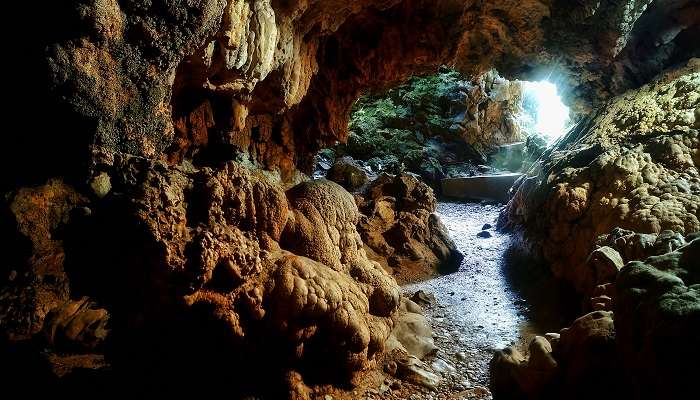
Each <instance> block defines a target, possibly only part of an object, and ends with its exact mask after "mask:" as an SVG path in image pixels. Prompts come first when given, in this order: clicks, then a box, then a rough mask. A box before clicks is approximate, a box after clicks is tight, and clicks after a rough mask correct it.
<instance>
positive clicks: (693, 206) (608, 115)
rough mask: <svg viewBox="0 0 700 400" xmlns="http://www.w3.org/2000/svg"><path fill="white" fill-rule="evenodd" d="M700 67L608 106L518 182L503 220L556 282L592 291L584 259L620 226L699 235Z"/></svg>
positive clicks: (664, 78) (669, 76)
mask: <svg viewBox="0 0 700 400" xmlns="http://www.w3.org/2000/svg"><path fill="white" fill-rule="evenodd" d="M698 68H700V64H699V61H698V59H694V60H692V61H691V62H690V64H689V65H688V66H687V67H685V68H683V69H681V70H678V71H674V72H669V73H667V74H665V75H663V76H662V77H660V78H659V79H658V80H656V81H654V82H653V83H650V84H648V85H645V86H644V87H642V88H640V89H639V90H635V91H631V92H629V93H627V94H625V95H623V96H620V97H617V98H615V99H614V100H612V101H610V102H609V103H607V104H606V105H605V106H603V107H602V108H601V110H600V111H598V112H597V113H595V114H593V115H591V116H590V117H589V118H587V119H585V120H583V121H582V122H581V123H580V124H579V125H578V126H576V127H575V128H574V129H572V130H571V131H570V132H569V133H568V134H567V135H566V136H565V137H564V138H563V139H562V140H560V142H559V143H558V144H557V145H556V146H555V147H554V148H553V149H551V150H548V151H547V153H545V155H544V156H543V157H542V158H541V159H540V162H539V163H537V164H536V165H535V166H534V167H533V168H532V169H531V170H530V171H529V172H528V175H527V176H526V177H524V178H522V179H521V180H520V182H518V183H516V190H515V192H514V194H513V197H512V200H511V201H510V203H509V204H508V206H507V209H506V211H505V212H504V215H503V218H502V219H501V223H502V224H504V225H506V226H510V227H516V226H517V227H522V228H524V229H525V231H526V234H527V237H528V238H529V239H530V240H531V242H533V243H534V244H535V246H537V247H540V248H541V249H542V251H543V254H544V257H545V259H546V260H547V261H548V262H549V263H550V264H551V267H552V271H553V272H554V274H555V275H556V276H559V277H562V278H564V279H566V280H569V281H571V282H572V283H574V284H575V286H576V287H577V289H578V290H580V291H582V292H587V293H590V292H591V290H592V289H593V288H594V287H595V285H596V282H595V279H594V278H593V277H591V274H590V273H589V270H588V268H587V267H586V264H585V261H586V256H587V254H588V252H589V251H590V248H591V247H592V244H593V243H594V241H595V239H596V238H597V237H598V236H599V235H602V234H606V233H608V232H610V230H611V229H612V228H614V227H622V228H625V229H632V230H634V231H637V232H652V233H659V232H661V231H663V230H666V229H671V230H674V231H676V232H680V233H681V234H686V233H690V232H695V231H698V230H700V174H699V173H698V165H699V164H700V150H699V149H700V136H699V133H698V129H699V128H700V118H699V117H700V115H699V114H698V110H700V72H698Z"/></svg>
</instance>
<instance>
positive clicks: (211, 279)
mask: <svg viewBox="0 0 700 400" xmlns="http://www.w3.org/2000/svg"><path fill="white" fill-rule="evenodd" d="M122 161H123V162H120V169H119V170H118V172H114V173H113V174H112V185H113V187H114V192H113V193H111V194H110V195H108V196H107V197H106V198H105V201H108V202H109V203H110V204H104V203H103V204H96V205H95V206H94V207H93V208H92V209H88V212H83V213H82V214H79V215H75V216H71V217H70V219H69V220H64V221H56V223H64V224H67V223H70V224H72V225H73V226H79V227H80V229H79V230H78V231H74V232H70V231H68V232H66V233H64V234H63V236H64V237H65V239H64V243H63V244H64V250H63V252H62V253H59V254H58V255H57V256H58V257H60V258H59V259H58V261H57V262H56V264H55V265H54V266H53V268H54V270H55V274H58V276H70V277H71V278H72V281H71V285H70V286H71V290H72V292H69V291H68V290H67V289H66V290H65V292H63V293H62V296H61V297H59V298H56V296H47V295H43V296H41V297H39V296H37V297H36V298H30V299H32V302H30V301H29V300H28V299H26V298H25V297H23V296H21V293H20V295H17V296H13V297H7V295H5V296H4V299H3V304H2V305H3V307H2V317H3V322H4V324H5V325H4V326H5V332H6V333H10V334H11V335H13V337H29V336H31V334H32V333H35V332H37V331H38V330H40V329H41V324H36V325H35V324H32V322H33V321H35V320H38V321H40V320H42V319H43V317H44V315H45V314H46V312H47V311H48V310H51V311H49V313H48V316H47V317H46V319H45V320H44V322H43V325H44V329H45V331H46V334H47V340H48V341H47V344H48V345H49V346H55V347H56V348H57V349H58V348H61V349H64V350H72V351H73V352H77V353H78V354H81V353H85V352H88V353H89V352H91V351H93V350H96V348H97V347H98V345H100V347H99V349H97V350H103V351H105V352H106V354H107V359H108V360H109V361H112V362H113V363H114V366H115V367H118V368H125V367H128V368H130V369H132V370H133V371H135V372H136V371H141V370H142V368H144V365H143V364H142V363H145V364H146V365H154V364H155V365H158V366H159V368H162V369H163V372H160V373H157V374H155V376H154V375H153V371H150V370H149V369H148V368H146V369H145V370H143V371H144V373H148V374H149V375H148V376H150V377H151V379H154V380H156V385H157V384H158V381H157V380H158V379H160V380H162V382H163V383H165V382H169V381H170V377H169V375H170V374H174V376H178V377H179V378H180V379H181V381H180V385H182V387H183V388H186V387H188V385H190V384H193V383H194V381H195V380H196V379H197V378H196V377H204V376H206V375H207V374H214V375H217V376H218V375H219V374H226V373H235V374H238V375H239V376H249V378H250V379H253V380H254V379H257V378H255V374H260V373H262V372H261V371H262V369H263V368H267V369H270V368H273V369H274V368H277V367H278V365H274V364H273V365H272V366H270V365H268V366H264V363H263V364H261V365H260V366H258V367H255V365H257V364H258V362H257V361H256V362H249V363H247V364H245V365H246V367H245V368H246V369H248V370H244V369H240V368H239V366H238V365H237V364H236V363H231V361H233V360H243V359H245V357H246V355H249V356H250V357H260V356H261V355H262V354H274V355H275V357H277V358H278V359H279V360H286V361H285V362H284V364H285V365H287V368H289V369H290V370H291V369H294V368H299V369H300V371H302V372H304V371H305V370H306V371H309V370H310V371H316V369H314V368H313V366H314V365H315V364H314V360H319V359H324V360H326V361H328V360H331V359H332V360H334V365H335V369H334V371H333V373H334V374H336V375H339V374H340V375H341V376H342V375H343V374H346V376H347V377H348V378H352V374H353V373H354V372H356V371H359V370H362V369H364V368H366V367H367V366H368V363H369V362H370V361H371V360H372V359H373V358H374V356H375V355H376V354H377V353H378V352H380V351H381V350H382V349H383V346H384V342H385V341H386V340H387V338H388V337H389V334H390V333H391V330H392V327H393V320H392V317H393V316H394V314H395V313H396V311H397V308H398V305H399V291H398V286H397V285H396V282H395V281H394V279H393V278H391V277H390V276H389V275H388V274H387V273H386V272H384V270H383V269H382V268H381V267H380V266H379V264H377V263H375V262H372V261H370V260H369V259H368V258H367V257H366V254H365V251H364V249H363V245H362V241H361V240H360V236H359V234H358V232H357V230H356V228H355V226H356V224H357V223H358V220H359V212H358V209H357V206H356V205H355V202H354V199H353V197H352V195H351V194H350V193H348V192H347V191H345V190H344V189H343V188H342V187H340V186H339V185H337V184H335V183H333V182H330V181H311V182H302V183H299V184H298V185H295V186H292V187H291V188H289V189H288V190H287V191H286V193H285V191H284V190H283V189H282V186H281V185H280V183H279V181H278V180H275V179H274V177H270V176H267V175H265V174H264V173H262V172H260V171H258V170H252V169H249V168H246V167H244V166H241V165H240V164H238V163H235V162H230V163H227V164H226V165H224V166H223V167H222V168H220V169H216V170H214V169H211V168H202V169H194V168H191V169H184V168H180V167H177V168H171V167H168V166H167V165H165V164H163V163H159V162H150V161H145V160H140V159H126V160H122ZM58 189H62V190H63V191H59V192H58V193H56V194H59V195H63V194H64V193H67V194H70V191H68V189H67V188H64V187H61V186H58ZM55 190H57V187H56V186H45V187H42V188H40V189H39V190H38V191H36V193H32V194H33V196H31V194H30V195H28V196H24V197H19V198H16V199H15V201H14V202H13V204H15V205H16V206H15V207H14V210H16V213H17V214H16V215H17V217H18V218H22V217H23V216H25V215H31V214H27V211H25V210H26V209H32V208H37V207H38V208H41V207H42V206H43V207H46V212H48V213H55V214H57V215H58V214H59V213H60V212H62V209H61V208H60V207H64V206H65V203H63V201H66V200H71V201H78V200H79V199H71V198H70V197H69V198H68V199H65V198H61V197H59V198H58V199H57V200H59V201H56V203H54V204H51V203H48V204H47V203H46V202H44V203H38V204H37V201H38V200H42V199H44V198H45V196H46V194H45V193H44V192H51V191H55ZM52 193H53V192H52ZM40 195H41V196H42V197H37V196H40ZM35 212H36V211H35ZM39 217H41V215H40V216H39ZM41 222H42V221H40V220H39V221H36V223H37V225H33V226H31V227H28V228H27V229H28V232H29V233H32V234H35V233H34V232H35V231H34V230H33V229H38V230H39V231H38V232H36V234H35V235H39V234H41V232H42V231H41V229H47V227H46V226H43V225H41ZM47 222H49V223H50V221H47ZM49 227H50V226H49ZM104 239H106V240H104ZM76 246H79V247H82V246H85V247H86V248H79V247H76ZM125 249H128V251H125ZM47 251H48V250H47ZM97 258H100V259H101V260H102V261H101V262H100V264H99V266H98V267H97V268H99V270H98V271H96V270H95V266H94V265H93V264H91V263H89V262H87V261H88V260H92V259H97ZM39 272H40V271H37V268H36V267H35V268H31V267H30V269H29V270H28V271H27V273H26V278H32V277H33V275H32V274H38V273H39ZM47 276H48V275H44V276H43V277H44V279H46V277H47ZM17 279H19V278H17ZM22 279H25V276H22ZM35 279H36V278H35ZM64 281H65V278H64V280H63V281H57V280H52V281H51V282H53V284H54V286H57V287H59V288H60V287H62V286H61V285H63V283H62V282H64ZM43 285H44V286H46V285H48V283H47V282H44V283H43ZM44 286H41V285H40V284H38V283H37V284H34V285H33V286H29V287H27V289H26V290H31V291H32V293H35V292H39V291H41V290H42V289H43V287H44ZM76 292H77V293H80V294H83V295H87V296H89V297H90V298H91V299H93V300H94V301H96V302H97V304H102V305H105V306H106V308H107V309H108V310H109V315H108V312H107V311H106V310H104V309H97V307H95V306H93V305H92V303H90V302H88V300H87V298H83V299H82V300H81V301H80V302H71V301H70V300H69V297H70V296H69V294H70V293H72V294H73V295H75V294H76ZM40 293H43V292H40ZM125 293H129V295H128V296H125ZM30 305H31V306H33V308H32V309H30V310H27V311H24V313H23V314H21V315H26V317H27V318H28V320H27V322H26V323H23V324H21V325H18V326H16V327H13V326H12V325H11V324H10V322H16V323H19V322H24V320H22V319H19V318H16V317H15V315H14V314H13V313H16V312H17V311H15V310H16V309H18V308H19V307H22V306H30ZM20 310H22V309H20ZM108 318H109V319H111V321H110V324H109V327H110V329H111V332H110V335H111V336H110V339H111V342H110V343H109V344H103V343H102V341H103V340H104V339H105V336H106V334H107V330H106V328H105V324H106V322H107V319H108ZM6 321H7V322H6ZM165 332H167V333H165ZM155 337H157V338H158V339H157V340H154V339H155ZM205 337H206V338H207V339H204V338H205ZM198 338H199V339H198ZM59 340H62V341H63V342H66V341H68V342H70V343H68V344H74V345H73V347H70V346H58V342H57V341H59ZM201 340H207V343H206V344H203V343H201ZM148 347H152V348H151V349H149V350H147V348H148ZM197 348H199V350H196V349H197ZM205 349H210V350H211V351H215V352H208V351H204V350H205ZM200 351H201V353H199V352H200ZM161 352H168V353H169V355H168V357H167V359H166V360H167V361H172V360H179V361H178V362H177V364H175V365H168V362H167V361H164V360H159V359H158V358H159V357H160V354H161ZM258 353H259V354H258ZM228 357H230V358H228ZM185 360H187V361H189V362H191V363H193V364H189V363H188V362H185ZM202 363H203V364H202ZM187 365H191V366H192V368H189V367H187ZM204 365H206V367H205V366H204ZM37 368H39V366H37ZM283 372H284V371H283V370H282V371H280V373H283ZM122 373H125V371H122ZM316 373H317V372H316ZM312 374H313V372H312ZM125 377H128V378H130V379H135V380H136V381H137V382H138V379H139V377H138V373H134V375H133V376H129V374H126V375H125ZM171 384H172V383H171ZM245 386H246V385H244V384H241V388H245Z"/></svg>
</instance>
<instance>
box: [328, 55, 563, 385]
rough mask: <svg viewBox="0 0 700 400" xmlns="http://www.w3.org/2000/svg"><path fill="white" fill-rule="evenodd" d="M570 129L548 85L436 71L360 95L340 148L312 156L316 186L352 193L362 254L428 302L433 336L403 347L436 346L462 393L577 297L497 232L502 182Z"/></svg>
mask: <svg viewBox="0 0 700 400" xmlns="http://www.w3.org/2000/svg"><path fill="white" fill-rule="evenodd" d="M570 123H571V118H570V113H569V109H568V107H567V106H566V105H564V104H563V102H562V98H561V96H560V95H559V94H558V92H557V88H556V86H555V85H554V84H553V83H551V82H548V81H538V82H524V81H510V80H507V79H505V78H503V77H501V76H500V75H499V74H498V73H497V72H496V71H491V72H488V73H487V74H484V75H483V76H481V77H479V78H478V79H475V80H467V79H464V78H463V77H462V76H461V75H460V74H459V73H458V72H457V71H454V70H451V69H448V68H442V69H440V71H439V73H437V74H435V75H431V76H426V77H416V78H413V79H411V80H410V81H409V82H407V83H406V84H403V85H400V86H397V87H395V88H393V89H391V90H389V91H387V92H383V93H370V94H368V95H366V96H364V97H362V98H360V99H359V100H358V101H357V102H356V103H355V105H354V107H353V110H352V114H351V116H350V121H349V126H348V128H349V132H350V136H349V138H348V141H347V143H345V144H338V145H336V146H335V147H333V148H330V149H325V150H323V151H321V153H320V154H319V155H318V156H317V168H316V171H315V176H316V177H317V178H321V177H327V178H328V179H330V180H333V181H335V182H337V183H339V184H341V185H342V186H344V187H345V188H346V189H347V190H348V191H351V192H354V193H355V199H356V201H357V204H358V208H359V211H360V213H361V214H362V215H363V216H362V217H361V218H360V222H359V223H358V232H359V233H360V235H361V237H362V240H363V245H364V248H365V251H366V253H367V255H368V257H369V258H370V259H372V260H374V261H377V262H379V263H380V264H381V265H382V267H383V268H384V269H385V270H386V271H387V272H388V273H390V274H392V275H393V276H394V277H395V278H396V280H397V281H398V283H399V284H400V285H401V286H402V290H403V291H404V293H405V294H406V295H407V296H409V297H411V299H412V300H413V301H415V302H416V303H419V304H420V305H421V306H422V307H423V312H424V314H425V316H426V317H427V321H428V323H429V325H430V326H431V327H432V329H433V332H434V336H433V337H430V338H424V339H425V340H424V341H421V340H418V342H419V343H417V344H416V346H417V347H416V348H415V349H412V350H411V351H415V352H417V353H421V352H428V350H429V349H430V348H431V346H432V347H435V346H437V348H439V349H440V350H441V353H440V354H439V355H432V356H431V355H426V356H425V358H424V360H425V361H427V362H428V364H431V368H432V370H433V371H445V370H448V371H452V370H455V371H458V373H457V374H456V375H458V376H463V377H467V379H466V380H465V381H466V383H462V382H459V383H457V385H463V386H464V387H465V388H466V387H469V386H471V384H473V383H479V384H482V385H484V386H486V384H487V382H488V379H489V378H488V371H489V369H488V363H489V360H490V359H491V356H492V349H496V348H503V347H506V346H509V345H513V344H522V345H524V344H526V343H529V341H530V340H531V339H532V337H533V336H534V334H535V332H542V331H545V332H546V331H552V330H557V329H558V327H560V326H566V324H567V323H568V322H570V321H571V320H572V317H571V316H572V315H573V310H569V309H568V306H569V305H571V304H576V301H575V299H568V297H570V294H571V293H573V291H570V290H569V289H568V288H566V287H562V286H561V284H560V283H558V282H556V281H554V280H553V279H551V277H550V276H549V274H548V273H547V270H546V268H545V267H544V266H543V265H541V264H539V263H537V262H535V261H534V260H533V259H531V258H530V257H529V256H527V255H525V254H522V252H521V251H519V250H518V248H517V246H515V240H514V239H513V238H512V237H511V236H510V235H509V234H507V233H503V232H499V231H497V230H496V228H495V227H496V225H497V220H498V217H499V213H500V211H501V209H502V205H503V203H504V202H505V201H506V198H507V193H508V190H509V188H510V187H511V186H512V185H513V183H514V181H515V180H516V179H518V178H519V177H520V176H521V175H522V174H523V173H524V172H526V171H527V170H528V168H529V167H530V164H531V163H533V162H534V161H535V160H536V159H537V158H539V157H540V156H541V155H542V154H543V152H544V150H545V149H546V148H547V147H548V146H549V145H552V144H553V143H554V142H556V140H557V139H558V138H560V137H562V135H564V133H565V131H566V130H567V128H568V126H569V124H570ZM428 186H431V187H432V188H433V191H430V189H429V188H428ZM433 193H435V194H436V195H437V196H434V194H433ZM454 197H457V198H459V199H454ZM522 265H528V268H526V269H525V270H524V269H523V268H522ZM525 271H526V272H525ZM562 299H565V300H564V301H562ZM398 331H399V332H403V331H404V330H403V328H399V329H398ZM417 336H418V337H420V334H417ZM467 353H468V354H467ZM466 359H469V360H470V364H469V365H468V366H467V364H466V363H465V362H464V360H466ZM469 382H471V383H469Z"/></svg>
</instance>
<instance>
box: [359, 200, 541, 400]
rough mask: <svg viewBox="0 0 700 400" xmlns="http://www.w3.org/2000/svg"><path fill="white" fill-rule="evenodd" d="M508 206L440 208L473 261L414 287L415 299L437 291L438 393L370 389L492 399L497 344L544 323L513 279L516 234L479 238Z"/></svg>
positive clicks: (399, 395)
mask: <svg viewBox="0 0 700 400" xmlns="http://www.w3.org/2000/svg"><path fill="white" fill-rule="evenodd" d="M499 210H500V207H499V206H497V205H490V204H481V203H465V202H446V201H441V202H439V204H438V209H437V212H438V214H439V215H440V218H441V219H442V221H443V222H444V223H445V225H446V226H447V228H448V230H449V231H450V235H451V237H452V238H453V239H454V240H455V242H456V243H457V247H458V248H459V250H460V251H462V253H464V255H465V258H464V261H463V262H462V264H461V266H460V268H459V271H457V272H455V273H452V274H449V275H442V276H437V277H434V278H430V279H428V280H425V281H422V282H418V283H412V284H408V285H406V286H404V287H403V291H404V293H405V294H406V295H408V296H410V295H412V294H413V293H415V292H416V291H419V290H422V291H425V292H428V293H432V294H433V295H434V296H435V302H434V304H425V303H423V304H422V305H423V307H424V310H425V314H426V316H427V317H428V320H429V321H430V323H431V325H432V327H433V331H434V339H435V344H436V345H437V347H438V351H437V353H436V354H435V355H432V356H428V357H426V359H425V360H424V361H425V362H426V363H427V364H428V365H430V366H431V368H432V369H433V371H434V372H436V373H438V374H440V375H442V377H443V379H442V382H441V383H440V385H439V386H438V387H437V390H429V389H427V388H422V387H419V386H416V385H412V384H408V383H405V382H404V383H403V384H402V385H401V387H400V388H398V389H397V390H387V391H384V392H383V393H381V394H379V393H371V392H370V393H367V394H366V396H367V398H382V399H490V398H491V394H490V392H489V391H488V389H487V387H488V363H489V361H490V359H491V357H492V355H493V352H494V351H495V350H497V349H500V348H503V347H505V346H507V345H512V344H516V345H522V344H526V343H528V342H529V341H530V339H531V338H532V337H533V336H534V334H535V332H538V331H539V329H538V328H539V327H535V324H534V323H533V322H532V321H531V320H530V317H529V315H530V314H531V313H530V309H529V305H528V303H527V301H526V300H525V299H523V297H522V296H521V294H520V292H518V291H517V290H516V288H514V287H513V286H512V285H511V284H510V282H509V278H508V273H507V272H508V271H506V266H507V265H508V264H509V262H513V260H510V259H509V257H511V256H510V253H511V252H510V250H511V249H512V244H513V243H512V241H513V239H512V238H511V236H510V235H508V234H505V233H500V232H496V231H495V229H493V228H490V229H489V231H490V233H491V237H488V238H482V237H479V236H477V234H478V233H479V232H481V231H482V227H484V225H485V224H491V225H492V226H495V225H496V219H497V218H498V213H499Z"/></svg>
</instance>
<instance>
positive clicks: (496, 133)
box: [462, 71, 527, 152]
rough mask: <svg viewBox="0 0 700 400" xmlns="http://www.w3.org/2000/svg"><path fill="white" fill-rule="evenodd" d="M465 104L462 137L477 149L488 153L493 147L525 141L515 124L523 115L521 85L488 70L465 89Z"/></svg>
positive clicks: (518, 126)
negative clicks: (466, 90)
mask: <svg viewBox="0 0 700 400" xmlns="http://www.w3.org/2000/svg"><path fill="white" fill-rule="evenodd" d="M466 103H467V104H466V106H467V110H466V113H465V115H464V120H463V121H462V125H463V127H464V128H463V129H464V131H463V132H462V137H463V138H464V140H465V141H466V142H467V143H469V144H470V145H472V146H474V147H475V148H476V149H477V150H479V151H482V152H488V151H491V150H493V148H494V147H495V146H498V145H502V144H508V143H513V142H522V141H525V139H527V135H526V133H525V132H523V131H522V129H521V127H520V124H519V122H518V117H519V114H520V113H521V112H522V109H521V106H522V85H521V83H520V82H518V81H508V80H506V79H504V78H502V77H500V76H499V75H498V73H496V72H495V71H489V72H487V73H485V74H483V75H481V76H480V77H479V79H478V80H477V81H476V82H475V84H474V85H473V86H470V87H469V88H468V92H467V98H466Z"/></svg>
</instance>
